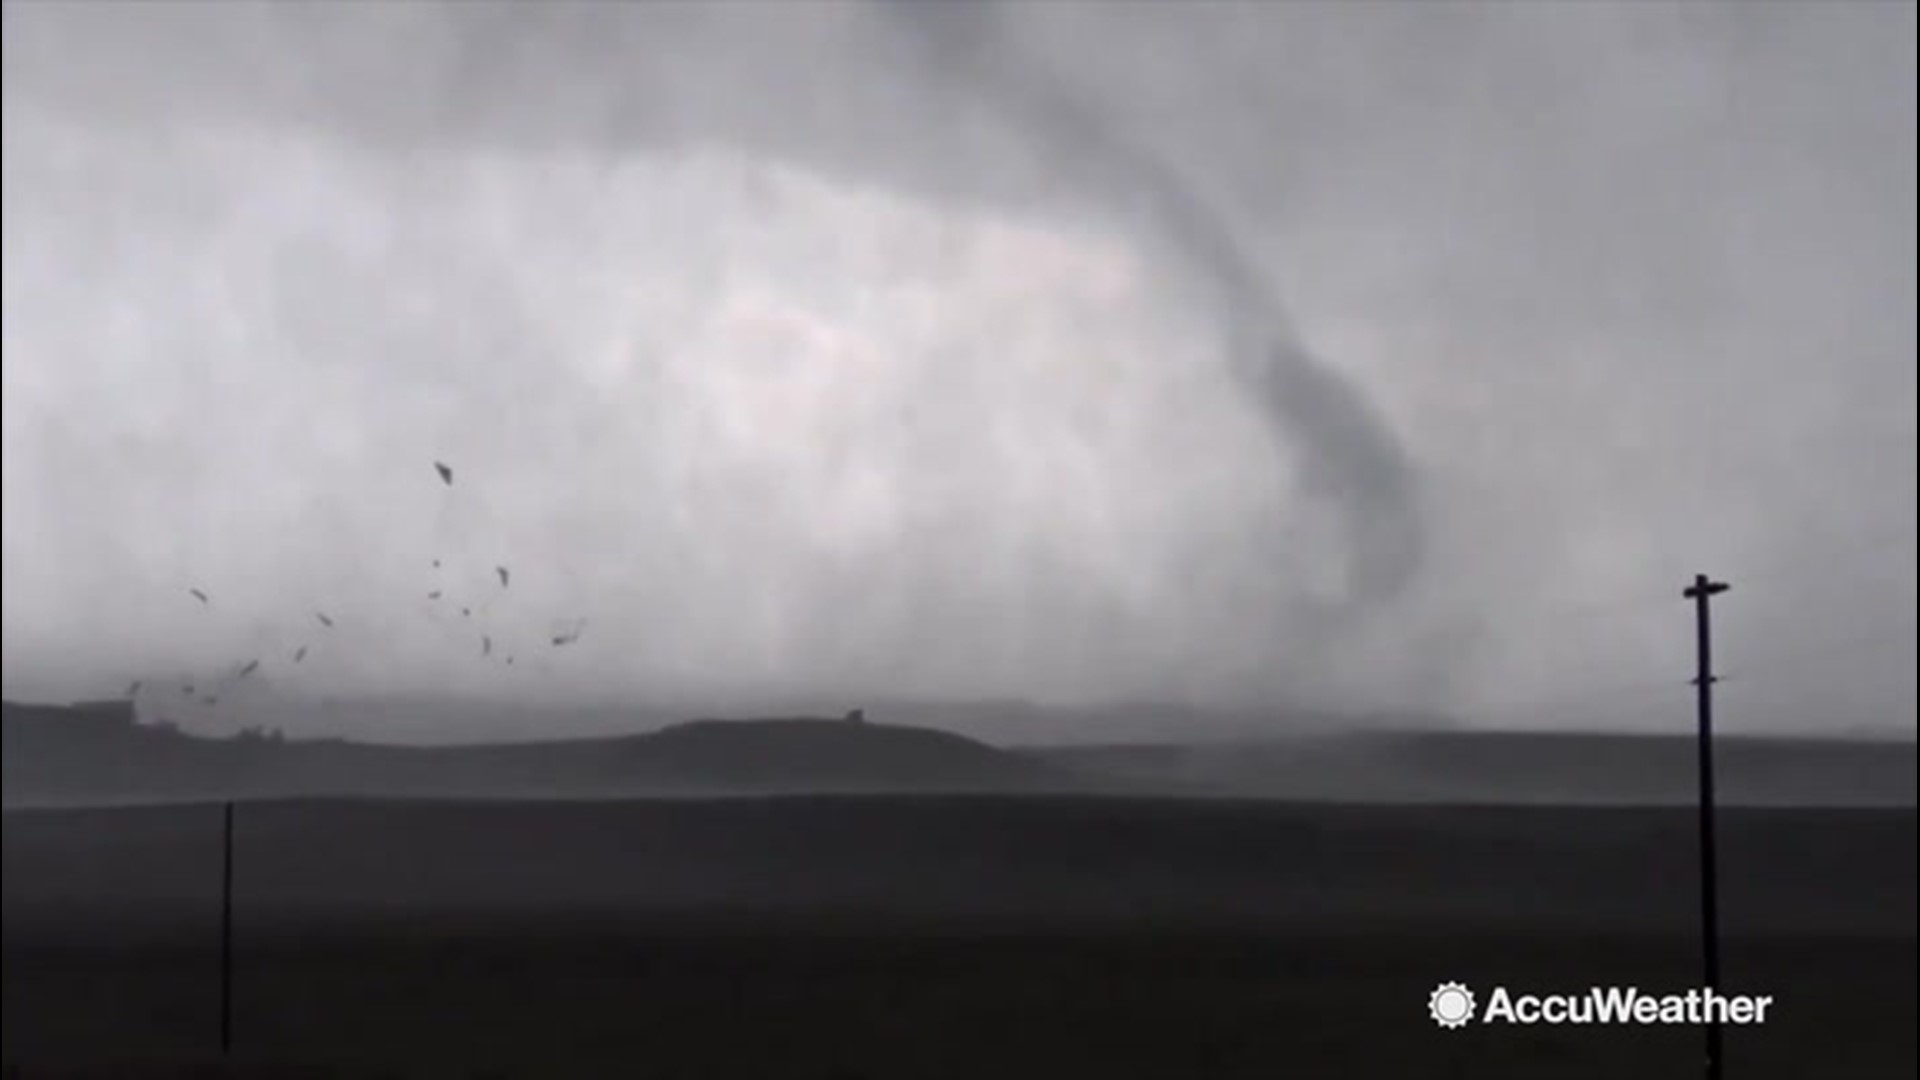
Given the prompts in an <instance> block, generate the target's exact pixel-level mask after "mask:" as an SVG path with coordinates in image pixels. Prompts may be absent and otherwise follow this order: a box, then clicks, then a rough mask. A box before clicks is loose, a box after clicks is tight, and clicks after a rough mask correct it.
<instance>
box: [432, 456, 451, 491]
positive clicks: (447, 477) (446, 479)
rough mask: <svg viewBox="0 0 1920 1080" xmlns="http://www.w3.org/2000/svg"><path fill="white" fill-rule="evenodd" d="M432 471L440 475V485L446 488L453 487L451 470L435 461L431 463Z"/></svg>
mask: <svg viewBox="0 0 1920 1080" xmlns="http://www.w3.org/2000/svg"><path fill="white" fill-rule="evenodd" d="M433 470H434V471H435V472H437V473H439V474H440V482H441V483H443V484H445V485H447V486H448V487H452V486H453V470H452V469H451V468H449V467H448V466H447V465H446V464H444V463H442V462H438V461H436V462H434V463H433Z"/></svg>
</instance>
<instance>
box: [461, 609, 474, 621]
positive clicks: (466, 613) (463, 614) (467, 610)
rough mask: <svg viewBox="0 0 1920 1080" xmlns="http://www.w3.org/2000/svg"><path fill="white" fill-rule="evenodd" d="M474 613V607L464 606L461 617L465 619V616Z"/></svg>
mask: <svg viewBox="0 0 1920 1080" xmlns="http://www.w3.org/2000/svg"><path fill="white" fill-rule="evenodd" d="M472 614H473V609H472V608H464V607H463V608H461V609H460V617H461V618H463V619H465V618H467V617H469V616H471V615H472Z"/></svg>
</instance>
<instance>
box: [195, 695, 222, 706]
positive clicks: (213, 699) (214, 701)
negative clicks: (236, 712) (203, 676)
mask: <svg viewBox="0 0 1920 1080" xmlns="http://www.w3.org/2000/svg"><path fill="white" fill-rule="evenodd" d="M200 704H202V705H218V704H220V697H219V695H217V694H208V695H207V696H206V697H203V698H201V699H200Z"/></svg>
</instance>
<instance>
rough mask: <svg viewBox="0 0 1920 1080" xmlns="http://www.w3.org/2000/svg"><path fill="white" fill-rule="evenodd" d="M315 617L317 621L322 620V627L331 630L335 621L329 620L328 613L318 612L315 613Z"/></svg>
mask: <svg viewBox="0 0 1920 1080" xmlns="http://www.w3.org/2000/svg"><path fill="white" fill-rule="evenodd" d="M313 617H314V618H316V619H319V620H320V625H321V626H325V627H327V628H329V629H331V628H332V627H333V620H332V619H329V618H327V613H326V612H324V611H316V612H314V613H313Z"/></svg>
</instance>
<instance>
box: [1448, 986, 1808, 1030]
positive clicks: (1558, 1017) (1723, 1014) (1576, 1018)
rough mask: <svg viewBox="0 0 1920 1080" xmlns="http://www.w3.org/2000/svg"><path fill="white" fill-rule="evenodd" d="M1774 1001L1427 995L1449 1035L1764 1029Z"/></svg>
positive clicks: (1703, 993)
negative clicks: (1537, 1027) (1592, 1027)
mask: <svg viewBox="0 0 1920 1080" xmlns="http://www.w3.org/2000/svg"><path fill="white" fill-rule="evenodd" d="M1772 1006H1773V997H1772V996H1771V995H1767V994H1758V995H1755V994H1722V993H1720V992H1719V991H1717V990H1712V989H1704V990H1688V991H1687V992H1686V993H1684V994H1643V993H1641V992H1640V989H1639V988H1638V987H1634V986H1592V987H1588V988H1587V990H1586V991H1585V992H1584V993H1579V994H1516V993H1512V992H1510V991H1509V990H1508V989H1507V988H1506V987H1504V986H1496V987H1494V988H1493V990H1492V992H1491V993H1489V994H1488V995H1487V1002H1486V1005H1485V1006H1484V1007H1482V1006H1481V1005H1480V1003H1479V999H1478V998H1476V997H1475V996H1474V993H1473V991H1472V990H1469V989H1467V987H1466V985H1465V984H1464V983H1457V982H1443V983H1441V984H1440V985H1439V986H1436V987H1434V988H1433V993H1431V994H1428V995H1427V1015H1429V1016H1431V1017H1433V1022H1434V1023H1436V1024H1438V1025H1440V1026H1441V1027H1443V1028H1447V1029H1449V1030H1452V1029H1456V1028H1463V1027H1466V1026H1467V1025H1468V1024H1470V1023H1472V1022H1473V1021H1474V1019H1475V1018H1476V1017H1477V1018H1478V1019H1479V1021H1480V1022H1481V1023H1482V1024H1643V1025H1654V1024H1764V1023H1766V1022H1767V1010H1768V1009H1770V1008H1772Z"/></svg>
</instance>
